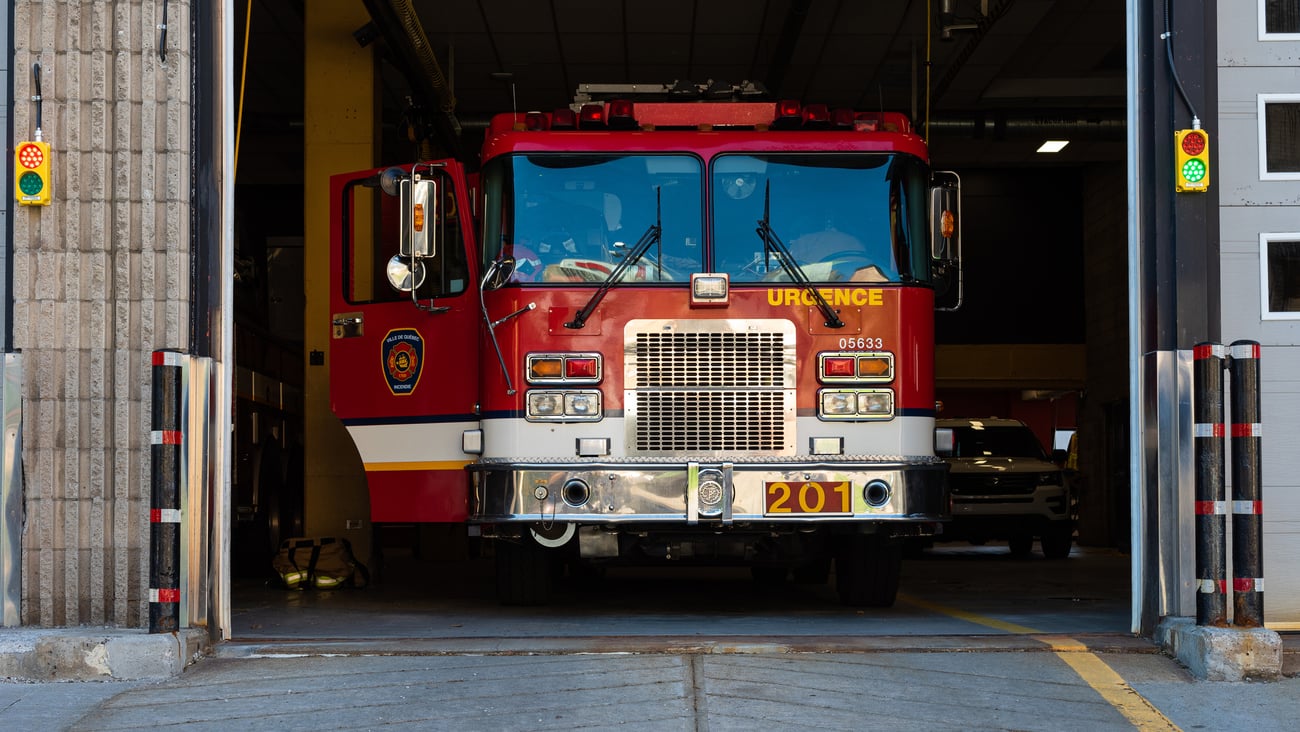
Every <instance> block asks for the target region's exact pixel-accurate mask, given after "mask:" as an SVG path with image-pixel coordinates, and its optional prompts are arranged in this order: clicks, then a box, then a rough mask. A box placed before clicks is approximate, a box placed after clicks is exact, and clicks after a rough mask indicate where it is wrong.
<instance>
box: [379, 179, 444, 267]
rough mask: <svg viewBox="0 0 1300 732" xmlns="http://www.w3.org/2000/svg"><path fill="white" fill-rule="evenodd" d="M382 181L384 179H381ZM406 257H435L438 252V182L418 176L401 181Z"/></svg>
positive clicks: (403, 236) (403, 246) (402, 223)
mask: <svg viewBox="0 0 1300 732" xmlns="http://www.w3.org/2000/svg"><path fill="white" fill-rule="evenodd" d="M380 184H381V185H382V184H383V179H382V178H381V179H380ZM400 191H401V199H402V220H401V227H402V239H401V248H400V249H399V251H400V252H401V255H402V256H403V257H415V258H421V257H432V256H434V255H435V254H437V252H438V234H437V231H438V227H437V222H438V184H437V183H436V182H435V181H433V180H432V179H430V178H421V177H419V176H418V175H413V176H410V177H408V178H406V179H404V180H402V181H400Z"/></svg>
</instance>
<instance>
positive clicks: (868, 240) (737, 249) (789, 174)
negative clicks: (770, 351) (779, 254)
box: [710, 153, 929, 283]
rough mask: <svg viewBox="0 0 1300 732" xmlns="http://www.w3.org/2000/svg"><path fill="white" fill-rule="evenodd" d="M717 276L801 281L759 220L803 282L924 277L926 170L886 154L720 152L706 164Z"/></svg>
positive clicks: (909, 160)
mask: <svg viewBox="0 0 1300 732" xmlns="http://www.w3.org/2000/svg"><path fill="white" fill-rule="evenodd" d="M710 180H711V182H712V186H711V191H712V193H711V202H712V209H713V217H712V220H713V230H712V242H713V252H712V253H713V257H714V265H715V271H719V272H726V273H728V274H730V275H731V279H732V282H735V283H743V282H773V281H784V282H788V281H791V280H795V279H800V278H798V277H797V276H795V277H792V275H791V273H790V272H789V271H787V269H786V268H785V267H783V266H782V265H781V263H780V262H779V261H778V259H777V258H776V257H775V256H773V255H772V254H771V253H770V251H768V249H767V248H766V247H765V246H764V239H763V236H762V235H761V234H759V233H757V232H756V225H757V224H758V222H759V221H760V220H762V219H763V218H764V205H765V203H766V204H767V205H769V206H770V212H769V213H768V218H767V221H768V223H769V225H770V227H771V230H772V231H774V232H776V233H777V235H778V236H779V237H780V238H781V241H782V242H784V243H785V244H786V246H787V248H788V249H789V251H790V254H791V255H792V256H793V257H794V261H795V263H796V264H797V265H798V266H799V268H800V270H801V271H802V273H803V278H806V279H807V280H808V281H810V282H842V281H851V282H906V281H912V280H918V279H920V280H923V279H928V276H929V262H928V259H927V257H926V251H925V249H926V247H925V215H926V210H925V207H926V188H927V180H928V178H927V173H926V169H925V167H924V166H923V165H922V164H921V163H920V162H919V161H916V160H914V159H912V158H910V157H908V156H903V155H893V154H842V153H836V154H764V155H736V154H731V155H723V156H720V157H718V158H716V159H715V160H714V161H713V164H712V171H711V176H710Z"/></svg>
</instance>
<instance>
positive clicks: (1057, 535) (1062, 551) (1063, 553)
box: [1040, 521, 1074, 559]
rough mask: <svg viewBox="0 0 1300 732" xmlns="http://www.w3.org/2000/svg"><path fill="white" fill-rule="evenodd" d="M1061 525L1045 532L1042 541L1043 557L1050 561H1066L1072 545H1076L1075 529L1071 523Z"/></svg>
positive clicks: (1064, 522)
mask: <svg viewBox="0 0 1300 732" xmlns="http://www.w3.org/2000/svg"><path fill="white" fill-rule="evenodd" d="M1060 523H1061V525H1060V526H1051V527H1049V528H1048V529H1047V530H1045V531H1044V532H1043V538H1042V539H1041V540H1040V543H1041V545H1042V547H1043V556H1045V557H1047V558H1048V559H1065V558H1066V557H1068V556H1070V545H1071V544H1072V543H1074V527H1073V526H1072V525H1071V524H1070V522H1069V521H1062V522H1060Z"/></svg>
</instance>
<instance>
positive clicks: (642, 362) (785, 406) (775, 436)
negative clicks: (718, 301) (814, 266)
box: [624, 320, 795, 455]
mask: <svg viewBox="0 0 1300 732" xmlns="http://www.w3.org/2000/svg"><path fill="white" fill-rule="evenodd" d="M794 340H795V339H794V327H793V325H792V324H791V323H790V322H789V321H785V320H762V321H744V322H742V321H731V320H699V321H691V320H685V321H672V320H635V321H632V322H631V323H629V324H628V327H627V331H626V333H625V344H624V346H625V351H624V354H625V361H624V368H625V374H624V376H625V381H624V384H625V385H626V390H625V392H624V410H625V416H626V417H627V424H628V434H627V445H628V453H629V454H631V455H665V454H682V453H707V454H717V453H724V452H725V453H750V454H755V453H761V454H784V453H790V452H793V439H794V416H795V414H794V413H795V409H794V404H795V402H794V397H795V390H794V385H795V368H794V359H795V354H794Z"/></svg>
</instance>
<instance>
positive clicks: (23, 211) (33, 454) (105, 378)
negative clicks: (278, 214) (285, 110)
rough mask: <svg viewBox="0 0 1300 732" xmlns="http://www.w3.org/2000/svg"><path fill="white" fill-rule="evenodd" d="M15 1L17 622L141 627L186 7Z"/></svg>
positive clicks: (183, 101) (183, 169)
mask: <svg viewBox="0 0 1300 732" xmlns="http://www.w3.org/2000/svg"><path fill="white" fill-rule="evenodd" d="M163 6H164V4H163V3H157V2H144V1H143V0H118V2H113V3H104V2H94V3H88V2H76V1H74V0H69V1H63V0H45V1H43V2H42V1H39V0H37V1H32V0H16V1H15V2H14V23H13V28H14V46H15V55H14V59H13V68H14V70H15V71H14V77H15V78H14V99H15V104H14V109H13V119H14V128H15V133H16V136H17V137H18V139H31V136H32V134H33V133H34V128H35V121H36V120H35V116H36V106H35V104H34V103H31V102H29V101H28V100H29V99H30V98H31V96H32V94H33V93H34V89H33V75H32V65H33V64H40V66H41V86H42V95H43V97H44V99H43V109H42V113H43V114H42V132H43V136H44V139H45V141H47V142H49V143H50V145H51V158H52V171H51V178H52V186H53V203H52V204H51V205H50V206H48V207H16V210H15V211H14V216H13V220H14V237H13V249H14V277H13V280H14V283H13V299H14V323H13V332H14V346H15V348H18V349H21V351H22V352H23V354H24V359H25V363H26V368H25V383H24V384H23V399H24V407H23V409H24V413H23V420H24V423H25V429H24V435H23V456H22V457H23V466H24V468H23V470H24V476H23V480H24V483H25V504H26V524H25V526H24V530H23V547H22V551H23V556H22V622H23V624H24V625H41V626H73V625H88V624H93V625H114V626H124V627H141V626H144V625H146V624H147V617H148V615H147V613H148V590H149V587H148V549H149V498H150V449H149V443H150V440H149V431H150V394H151V383H152V374H151V368H150V355H151V353H152V352H153V351H154V350H156V349H159V348H181V349H184V348H186V347H187V345H188V342H189V336H188V331H187V328H188V319H189V297H190V275H189V268H190V262H189V258H190V241H189V230H190V227H189V219H190V180H189V179H190V61H191V59H190V53H189V39H190V32H189V26H190V20H189V19H190V2H189V1H188V0H170V2H168V3H166V6H167V14H168V15H167V25H168V28H169V30H168V32H167V35H166V46H165V51H166V59H165V61H164V60H163V59H162V58H161V57H160V54H159V41H160V35H161V34H160V31H159V29H158V26H159V25H160V24H162V22H163V19H162V12H163Z"/></svg>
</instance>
